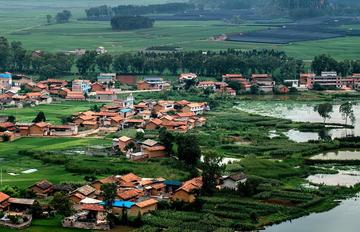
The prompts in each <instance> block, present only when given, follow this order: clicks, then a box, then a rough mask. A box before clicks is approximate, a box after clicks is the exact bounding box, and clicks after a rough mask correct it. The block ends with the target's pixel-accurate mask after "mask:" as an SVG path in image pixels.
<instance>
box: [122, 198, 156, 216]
mask: <svg viewBox="0 0 360 232" xmlns="http://www.w3.org/2000/svg"><path fill="white" fill-rule="evenodd" d="M157 203H158V201H157V200H155V199H148V200H145V201H141V202H137V203H136V204H134V205H133V206H132V207H131V208H130V210H129V215H131V216H134V217H135V216H137V215H139V214H140V215H144V214H146V213H150V212H153V211H156V210H157Z"/></svg>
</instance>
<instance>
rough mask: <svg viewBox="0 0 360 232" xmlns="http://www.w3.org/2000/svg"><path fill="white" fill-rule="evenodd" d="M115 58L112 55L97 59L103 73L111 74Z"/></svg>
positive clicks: (102, 55) (100, 56) (103, 55)
mask: <svg viewBox="0 0 360 232" xmlns="http://www.w3.org/2000/svg"><path fill="white" fill-rule="evenodd" d="M112 62H113V57H112V55H110V54H107V53H105V54H101V55H99V56H98V57H97V58H96V64H97V66H98V68H99V70H100V71H101V72H109V71H110V67H111V64H112Z"/></svg>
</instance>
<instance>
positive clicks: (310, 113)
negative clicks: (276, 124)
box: [236, 101, 360, 142]
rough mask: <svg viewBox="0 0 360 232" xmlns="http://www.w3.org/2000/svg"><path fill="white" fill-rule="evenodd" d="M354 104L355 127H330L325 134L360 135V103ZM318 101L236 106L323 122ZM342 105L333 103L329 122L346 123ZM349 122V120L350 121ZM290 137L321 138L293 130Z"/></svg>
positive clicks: (313, 134) (287, 117)
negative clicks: (316, 107) (340, 109)
mask: <svg viewBox="0 0 360 232" xmlns="http://www.w3.org/2000/svg"><path fill="white" fill-rule="evenodd" d="M357 103H358V104H357V105H354V106H353V110H354V115H355V119H356V121H355V123H354V126H355V128H354V129H330V130H328V131H326V134H325V135H320V136H331V137H332V138H339V137H346V136H360V104H359V102H357ZM318 104H319V103H317V102H310V103H301V102H294V101H242V102H239V103H238V105H237V106H236V108H237V109H239V110H242V111H245V112H248V113H253V114H259V115H263V116H271V117H276V118H284V119H290V120H293V121H296V122H318V123H322V122H323V119H322V118H321V117H320V115H319V114H318V113H317V112H315V111H314V107H315V106H316V105H318ZM339 108H340V105H339V104H334V105H333V113H331V118H330V119H328V120H327V121H326V122H328V123H343V124H344V123H345V120H344V119H343V117H342V115H341V113H340V112H339ZM348 123H349V122H348ZM287 134H288V136H289V138H290V139H292V140H294V141H296V142H307V141H309V140H310V139H314V138H315V139H319V134H318V133H312V132H300V131H296V130H291V131H289V132H287ZM307 137H309V139H307Z"/></svg>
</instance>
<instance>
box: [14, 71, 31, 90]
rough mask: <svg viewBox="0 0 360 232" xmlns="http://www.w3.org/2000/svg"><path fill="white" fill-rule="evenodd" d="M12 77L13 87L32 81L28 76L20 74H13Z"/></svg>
mask: <svg viewBox="0 0 360 232" xmlns="http://www.w3.org/2000/svg"><path fill="white" fill-rule="evenodd" d="M12 79H13V80H12V85H13V86H15V87H21V86H22V85H25V84H31V83H33V81H32V79H31V78H30V77H28V76H25V75H22V74H15V75H13V77H12Z"/></svg>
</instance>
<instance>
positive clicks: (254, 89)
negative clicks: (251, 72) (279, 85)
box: [250, 85, 259, 95]
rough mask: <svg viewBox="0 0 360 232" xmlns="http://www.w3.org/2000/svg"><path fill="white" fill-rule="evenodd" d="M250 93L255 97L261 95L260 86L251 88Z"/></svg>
mask: <svg viewBox="0 0 360 232" xmlns="http://www.w3.org/2000/svg"><path fill="white" fill-rule="evenodd" d="M250 93H251V94H254V95H256V94H259V86H257V85H252V86H251V87H250Z"/></svg>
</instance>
